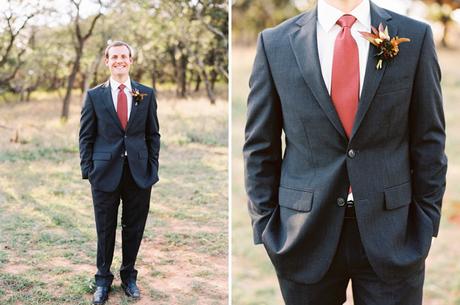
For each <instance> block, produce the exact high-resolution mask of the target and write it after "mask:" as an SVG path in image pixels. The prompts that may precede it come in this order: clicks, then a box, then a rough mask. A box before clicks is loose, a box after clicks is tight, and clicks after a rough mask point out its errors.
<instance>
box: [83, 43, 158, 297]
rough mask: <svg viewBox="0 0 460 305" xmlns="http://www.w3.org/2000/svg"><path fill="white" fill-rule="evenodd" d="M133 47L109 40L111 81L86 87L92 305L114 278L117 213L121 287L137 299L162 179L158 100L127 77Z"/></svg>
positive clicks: (85, 170)
mask: <svg viewBox="0 0 460 305" xmlns="http://www.w3.org/2000/svg"><path fill="white" fill-rule="evenodd" d="M132 55H133V51H132V49H131V47H130V46H129V45H128V44H127V43H125V42H122V41H115V42H113V43H111V44H109V45H108V46H107V48H106V50H105V64H106V66H107V67H108V68H109V69H110V74H111V75H110V79H109V80H108V81H107V82H106V83H104V84H102V85H99V86H97V87H95V88H93V89H91V90H89V91H88V94H87V96H86V100H85V104H84V106H83V109H82V112H81V121H80V125H81V128H80V158H81V171H82V176H83V179H89V182H90V184H91V192H92V195H93V205H94V213H95V219H96V230H97V273H96V275H95V277H96V286H97V287H96V292H95V293H94V297H93V304H104V303H105V301H106V300H107V299H108V293H109V290H110V286H111V284H112V281H113V274H112V273H111V272H110V266H111V264H112V258H113V250H114V245H115V233H116V227H117V213H118V206H119V204H120V200H121V201H122V202H123V210H122V216H121V227H122V254H123V260H122V263H121V268H120V277H121V281H122V284H121V286H122V288H123V290H124V291H125V293H126V294H127V295H128V296H130V297H133V298H139V297H140V292H139V288H138V287H137V285H136V279H137V270H136V269H134V265H135V262H136V257H137V253H138V250H139V246H140V244H141V240H142V235H143V233H144V227H145V222H146V220H147V215H148V212H149V202H150V192H151V188H152V185H153V184H155V183H156V182H157V181H158V154H159V150H160V134H159V132H158V130H159V125H158V118H157V104H156V100H155V95H154V92H153V90H152V89H151V88H149V87H146V86H143V85H141V84H139V83H137V82H134V81H132V80H131V79H130V77H129V69H130V66H131V64H132V63H133V59H132Z"/></svg>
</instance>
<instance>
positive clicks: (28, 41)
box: [0, 0, 228, 101]
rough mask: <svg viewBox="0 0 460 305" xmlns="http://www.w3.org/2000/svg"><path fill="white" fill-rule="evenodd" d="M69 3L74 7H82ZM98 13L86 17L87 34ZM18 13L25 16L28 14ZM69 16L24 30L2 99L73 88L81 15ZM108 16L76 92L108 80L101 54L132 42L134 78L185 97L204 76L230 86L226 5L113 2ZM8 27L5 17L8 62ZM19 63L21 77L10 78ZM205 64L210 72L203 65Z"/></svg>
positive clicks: (217, 1) (1, 22) (0, 29)
mask: <svg viewBox="0 0 460 305" xmlns="http://www.w3.org/2000/svg"><path fill="white" fill-rule="evenodd" d="M68 1H69V8H74V6H73V5H72V4H71V2H70V0H68ZM56 13H57V14H56ZM74 13H75V12H74ZM74 13H72V14H74ZM96 13H97V12H96V11H94V12H93V15H90V16H84V17H85V18H83V17H82V18H81V19H80V23H81V32H82V33H86V31H87V29H88V28H89V27H90V23H91V21H92V19H93V17H94V14H96ZM14 14H16V15H15V17H17V18H22V17H23V15H22V14H21V13H20V12H17V11H14ZM66 14H68V12H67V11H60V10H59V9H58V11H57V12H56V9H54V10H53V9H52V10H40V11H39V13H37V14H36V15H35V16H34V17H33V18H32V19H31V20H30V21H29V23H27V25H26V26H25V27H24V29H22V30H21V33H20V35H19V36H18V38H17V39H16V41H17V42H16V43H15V44H14V47H13V49H12V51H11V52H10V54H8V56H7V57H5V58H6V62H5V64H4V65H3V66H2V68H1V73H0V96H1V95H5V94H6V93H7V92H13V93H16V94H18V98H15V99H8V100H9V101H13V100H29V98H30V92H33V91H35V90H56V89H58V88H63V87H65V86H66V84H67V78H68V77H69V74H70V73H71V70H72V66H73V63H74V61H75V46H76V42H75V41H74V40H75V38H74V37H75V34H74V32H75V28H74V22H73V20H72V18H73V17H71V15H67V16H66ZM103 14H104V15H103V16H102V17H101V18H100V20H98V21H97V23H96V27H95V29H94V31H93V33H92V35H91V36H90V37H89V39H88V40H87V41H86V43H85V46H84V50H83V57H82V58H81V62H80V69H79V71H78V74H77V77H76V81H75V85H74V88H75V89H77V88H80V89H81V90H84V89H85V85H86V84H89V86H90V87H91V86H95V85H97V84H99V83H101V82H103V81H105V80H106V79H107V77H108V75H109V72H108V70H107V68H106V67H105V65H104V61H103V56H101V54H102V53H103V51H104V49H105V46H106V45H107V42H108V41H110V40H124V41H126V42H128V43H129V44H131V45H132V46H133V47H134V49H135V51H136V56H135V64H134V65H133V67H132V71H131V75H132V78H133V79H135V80H138V81H142V82H144V83H146V84H147V85H150V86H154V87H155V86H156V85H157V84H162V83H174V84H176V87H177V91H178V93H179V91H180V93H181V95H182V96H185V95H186V94H188V92H190V91H192V90H193V88H194V87H195V84H194V83H196V82H201V80H202V79H200V77H199V76H200V75H202V73H203V72H206V73H208V74H209V78H210V82H211V83H212V86H214V83H216V82H227V65H228V56H227V47H228V43H227V36H228V29H227V28H228V8H227V2H226V1H222V0H213V1H211V0H203V1H188V0H181V1H172V0H163V1H149V0H136V1H114V2H107V3H106V5H105V7H104V9H103ZM63 15H64V16H63ZM2 18H3V19H2ZM121 18H122V22H121V21H120V19H121ZM6 21H7V20H6V14H5V15H4V16H3V15H2V16H0V60H2V54H3V53H4V52H3V51H4V49H6V47H7V45H8V41H9V33H8V31H7V30H6V29H7V22H6ZM38 21H40V22H38ZM121 24H122V26H121ZM20 52H22V53H21V57H20V58H19V57H18V54H19V53H20ZM19 60H20V61H21V64H20V67H19V69H18V71H17V72H16V73H15V76H14V77H13V78H11V79H8V80H5V78H6V77H7V76H9V75H11V73H13V71H14V69H15V68H16V67H17V66H18V61H19ZM198 60H200V61H202V62H203V63H204V67H199V66H198V65H197V61H198ZM192 85H193V86H192ZM181 90H182V91H183V92H182V91H181Z"/></svg>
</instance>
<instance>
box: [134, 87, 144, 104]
mask: <svg viewBox="0 0 460 305" xmlns="http://www.w3.org/2000/svg"><path fill="white" fill-rule="evenodd" d="M131 95H132V96H133V99H134V100H135V101H136V106H137V105H138V104H139V103H140V102H142V101H143V100H144V96H147V93H142V92H140V91H139V90H137V89H133V91H131Z"/></svg>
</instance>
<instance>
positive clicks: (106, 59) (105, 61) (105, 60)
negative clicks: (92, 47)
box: [104, 57, 109, 67]
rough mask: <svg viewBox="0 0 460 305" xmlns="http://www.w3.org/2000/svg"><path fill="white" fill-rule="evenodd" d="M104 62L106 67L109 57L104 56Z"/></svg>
mask: <svg viewBox="0 0 460 305" xmlns="http://www.w3.org/2000/svg"><path fill="white" fill-rule="evenodd" d="M104 63H105V65H106V66H107V67H108V66H109V59H108V58H107V57H104Z"/></svg>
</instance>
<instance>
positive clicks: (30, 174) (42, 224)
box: [0, 94, 228, 305]
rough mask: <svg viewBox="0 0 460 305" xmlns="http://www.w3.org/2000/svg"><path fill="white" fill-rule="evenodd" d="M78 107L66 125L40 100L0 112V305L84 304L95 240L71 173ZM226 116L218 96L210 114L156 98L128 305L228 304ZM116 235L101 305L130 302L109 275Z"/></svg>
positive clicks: (54, 107)
mask: <svg viewBox="0 0 460 305" xmlns="http://www.w3.org/2000/svg"><path fill="white" fill-rule="evenodd" d="M79 101H80V97H75V98H74V100H73V102H72V107H71V115H70V118H69V121H68V122H67V123H65V124H63V123H62V122H61V121H60V120H59V111H60V101H59V100H58V99H56V98H55V97H53V96H50V95H44V96H43V97H40V98H38V99H35V100H33V101H31V102H30V103H23V104H9V105H2V106H0V125H3V126H8V127H9V128H12V129H5V128H2V129H0V133H1V135H2V136H1V137H0V209H1V213H0V232H2V233H1V234H0V304H2V305H9V304H11V305H12V304H43V305H55V304H69V305H79V304H89V303H90V300H91V292H92V285H93V280H92V278H93V274H94V272H95V271H96V270H95V253H96V241H95V240H96V234H95V225H94V219H93V218H94V216H93V207H92V201H91V194H90V187H89V185H88V182H87V181H83V180H81V176H80V169H79V155H78V128H79V127H78V125H79V117H80V115H79V112H80V106H79ZM227 107H228V104H227V102H226V101H225V96H224V97H223V98H220V99H219V100H218V102H217V104H216V105H214V106H211V105H210V104H209V102H207V100H206V99H205V98H204V97H200V96H195V97H193V98H191V99H188V100H177V99H175V98H173V97H172V96H171V95H170V94H163V95H161V94H160V96H159V119H160V132H161V134H162V148H161V152H160V182H159V183H158V184H157V185H156V186H155V187H154V188H153V192H152V199H151V210H150V215H149V218H148V222H147V226H146V230H145V237H144V240H143V243H142V245H141V249H140V254H139V257H138V260H137V268H138V270H139V280H138V282H139V286H140V289H141V292H142V295H143V297H142V299H141V300H140V301H139V302H137V303H136V304H140V305H142V304H145V305H147V304H148V305H151V304H160V305H161V304H168V305H170V304H177V305H179V304H211V305H212V304H215V305H218V304H219V305H220V304H226V303H227V218H228V213H227V200H228V196H227ZM16 130H18V131H19V133H18V134H19V143H12V142H10V138H12V137H13V138H14V137H16ZM119 214H120V213H119ZM119 227H120V226H119ZM119 231H120V229H119ZM118 234H119V235H118V236H117V244H116V249H115V257H114V262H113V267H112V271H113V272H114V274H115V275H116V279H115V282H114V285H115V289H114V292H113V293H111V295H110V300H109V302H108V303H107V304H109V305H115V304H128V303H129V300H128V299H127V298H126V297H125V296H124V295H123V293H122V291H121V289H120V287H119V284H120V281H119V278H118V275H117V270H118V268H119V266H120V262H121V247H120V246H121V244H120V240H121V238H120V237H121V234H120V232H118Z"/></svg>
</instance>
